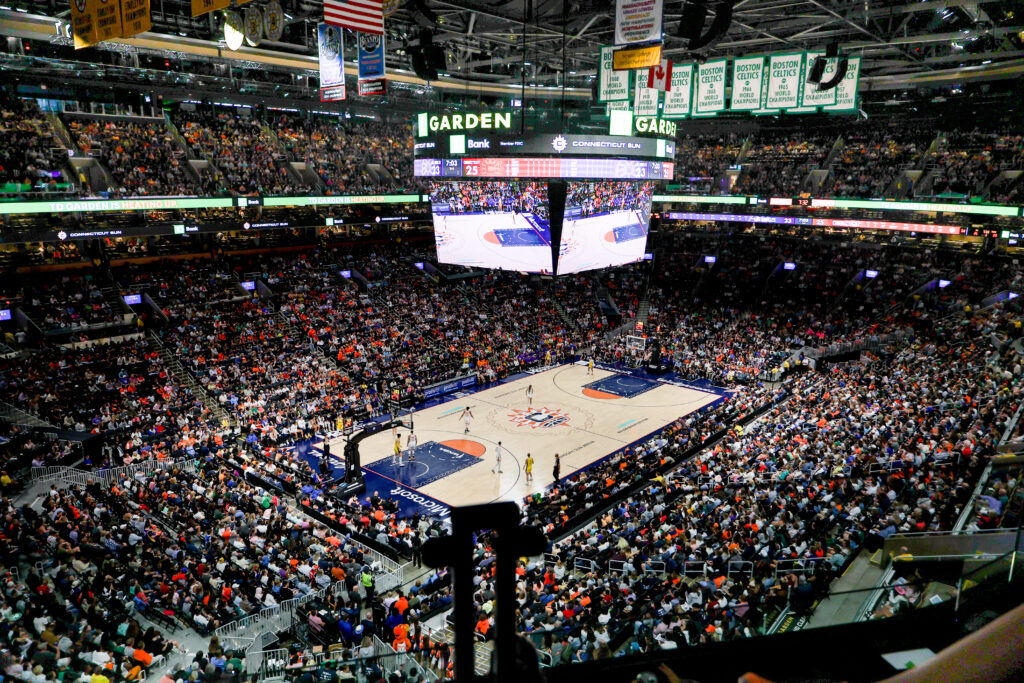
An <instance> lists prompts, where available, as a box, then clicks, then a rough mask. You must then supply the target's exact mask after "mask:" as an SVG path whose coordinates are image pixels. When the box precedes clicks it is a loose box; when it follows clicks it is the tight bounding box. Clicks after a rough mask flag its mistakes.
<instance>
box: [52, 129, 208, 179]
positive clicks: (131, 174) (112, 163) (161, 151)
mask: <svg viewBox="0 0 1024 683" xmlns="http://www.w3.org/2000/svg"><path fill="white" fill-rule="evenodd" d="M67 125H68V130H69V131H70V132H71V134H72V136H73V137H74V139H75V143H76V144H77V145H78V147H79V149H80V150H82V153H83V154H85V155H87V156H93V157H96V158H98V159H99V160H100V161H101V162H102V163H103V165H104V166H106V168H107V169H108V170H109V171H110V172H111V173H112V174H113V176H114V181H115V182H116V183H117V188H116V190H117V193H118V194H120V195H121V196H135V195H151V196H153V195H155V196H176V195H192V194H196V188H195V187H194V183H193V181H192V178H190V177H189V175H188V172H187V170H186V166H187V165H188V160H187V159H186V158H185V150H183V149H180V148H179V147H178V146H177V144H176V143H175V141H174V138H173V137H171V133H170V131H168V130H167V126H166V125H165V124H164V123H163V121H160V122H155V121H153V120H152V119H138V120H137V121H132V120H130V119H120V118H109V119H107V118H104V119H87V118H80V117H73V118H71V117H69V118H68V119H67Z"/></svg>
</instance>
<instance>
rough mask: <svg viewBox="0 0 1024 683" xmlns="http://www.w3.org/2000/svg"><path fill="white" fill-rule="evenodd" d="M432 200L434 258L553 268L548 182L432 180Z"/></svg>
mask: <svg viewBox="0 0 1024 683" xmlns="http://www.w3.org/2000/svg"><path fill="white" fill-rule="evenodd" d="M430 201H431V209H432V212H433V219H434V240H435V242H436V243H437V260H438V262H440V263H449V264H455V265H462V266H472V267H478V268H493V269H498V270H517V271H520V272H524V273H546V274H551V273H553V272H554V268H553V265H554V264H553V263H552V260H551V259H552V257H551V219H550V211H549V206H548V186H547V183H545V182H536V181H533V182H531V181H492V182H480V181H473V182H435V183H431V184H430Z"/></svg>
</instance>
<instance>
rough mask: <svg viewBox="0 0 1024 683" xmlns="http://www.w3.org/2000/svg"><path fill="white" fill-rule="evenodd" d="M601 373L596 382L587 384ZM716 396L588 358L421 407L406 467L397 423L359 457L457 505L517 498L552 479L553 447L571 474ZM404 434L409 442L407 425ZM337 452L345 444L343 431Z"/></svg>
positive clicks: (365, 444)
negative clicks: (528, 465) (529, 459)
mask: <svg viewBox="0 0 1024 683" xmlns="http://www.w3.org/2000/svg"><path fill="white" fill-rule="evenodd" d="M595 381H597V382H598V385H599V386H598V387H596V388H588V387H586V385H588V384H592V383H594V382H595ZM531 384H532V385H533V408H532V410H528V409H527V401H526V388H527V386H528V385H531ZM613 392H618V393H619V394H630V395H632V397H631V398H627V397H623V396H620V395H616V393H613ZM718 399H719V396H718V395H717V394H712V393H708V392H703V391H697V390H694V389H688V388H683V387H677V386H673V385H669V384H662V383H659V382H652V381H650V380H638V379H635V378H631V377H628V376H625V375H617V374H616V373H612V372H609V371H606V370H600V369H595V370H594V374H593V375H588V374H587V369H586V366H584V365H565V366H560V367H557V368H554V369H551V370H547V371H544V372H541V373H538V374H535V375H532V376H530V377H526V378H523V379H518V380H515V381H512V382H508V383H506V384H501V385H498V386H496V387H493V388H491V389H487V390H486V391H481V392H477V393H474V394H469V395H464V396H461V397H460V396H459V395H456V396H455V397H454V398H452V399H451V400H449V401H448V402H446V403H442V404H440V405H436V406H433V407H430V408H427V409H425V410H420V411H417V412H416V413H414V414H413V426H414V430H415V433H416V438H417V442H418V446H417V449H416V452H417V459H416V462H415V463H409V462H408V455H406V456H405V466H404V467H401V468H399V467H398V466H397V462H396V461H395V459H394V455H393V454H394V435H393V433H392V431H391V430H384V431H382V432H380V433H379V434H375V435H373V436H371V437H369V438H367V439H366V440H364V441H363V442H362V443H361V444H360V456H361V461H362V466H363V468H364V469H368V470H372V471H374V472H376V473H378V474H380V475H382V476H384V477H386V478H387V479H391V480H392V481H395V482H397V483H399V484H401V485H403V486H405V487H406V488H409V489H412V490H415V491H418V492H419V493H421V494H424V495H426V496H430V497H432V498H435V499H437V500H439V501H441V502H443V503H445V504H447V505H450V506H458V505H472V504H477V503H488V502H493V501H498V500H512V501H519V500H521V499H522V498H523V497H525V496H527V495H529V494H531V493H536V492H540V491H543V490H544V489H545V488H546V487H547V486H548V485H550V484H551V483H552V482H553V481H554V479H553V476H552V466H553V464H554V455H555V453H559V454H561V456H562V463H561V472H560V475H561V477H562V478H564V477H567V476H569V475H570V474H572V473H573V472H575V471H576V470H579V469H581V468H584V467H586V466H588V465H590V464H591V463H593V462H595V461H597V460H600V459H601V458H604V457H605V456H608V455H610V454H612V453H614V452H616V451H618V450H620V449H622V448H625V447H626V446H628V445H629V444H631V443H632V442H634V441H636V440H637V439H640V438H642V437H644V436H646V435H648V434H651V433H653V432H655V431H657V430H659V429H661V428H662V427H664V426H665V425H667V424H669V423H670V422H672V421H673V420H675V419H676V418H678V417H680V416H682V415H687V414H689V413H692V412H694V411H696V410H699V409H700V408H701V407H703V406H705V405H707V404H709V403H712V402H714V401H716V400H718ZM466 406H469V408H470V410H471V412H472V413H473V419H472V421H471V423H470V425H469V433H468V434H465V433H464V429H465V425H464V422H463V420H462V419H461V415H462V410H463V408H464V407H466ZM398 432H399V436H400V438H401V442H402V446H403V448H404V447H405V445H406V441H407V438H408V433H409V432H408V430H407V429H399V430H398ZM499 441H500V442H501V444H502V448H503V449H504V455H503V458H502V463H501V469H502V473H500V474H498V473H493V472H492V471H491V470H492V469H493V468H494V466H495V448H496V446H497V443H498V442H499ZM332 450H333V451H334V452H337V453H340V452H342V450H343V446H342V443H341V440H340V439H336V440H335V441H334V442H332ZM527 453H532V454H533V458H534V466H533V481H532V482H527V481H526V474H525V472H524V463H525V461H526V456H527Z"/></svg>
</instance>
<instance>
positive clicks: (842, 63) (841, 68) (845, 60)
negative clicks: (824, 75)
mask: <svg viewBox="0 0 1024 683" xmlns="http://www.w3.org/2000/svg"><path fill="white" fill-rule="evenodd" d="M849 67H850V58H849V57H847V56H846V55H843V56H842V57H840V58H839V64H838V65H837V66H836V75H835V76H833V77H832V80H831V81H827V82H825V83H819V84H818V90H831V89H832V88H834V87H836V86H837V85H839V84H840V83H842V82H843V79H844V78H846V70H847V69H848V68H849Z"/></svg>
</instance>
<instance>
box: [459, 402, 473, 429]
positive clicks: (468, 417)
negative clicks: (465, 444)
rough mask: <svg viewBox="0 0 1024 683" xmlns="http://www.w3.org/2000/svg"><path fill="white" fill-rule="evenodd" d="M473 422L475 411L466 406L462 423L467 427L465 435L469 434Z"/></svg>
mask: <svg viewBox="0 0 1024 683" xmlns="http://www.w3.org/2000/svg"><path fill="white" fill-rule="evenodd" d="M472 420H473V411H472V410H470V409H469V406H466V407H465V408H464V409H463V410H462V422H463V423H464V424H465V425H466V431H464V432H463V434H469V423H470V422H471V421H472Z"/></svg>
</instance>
